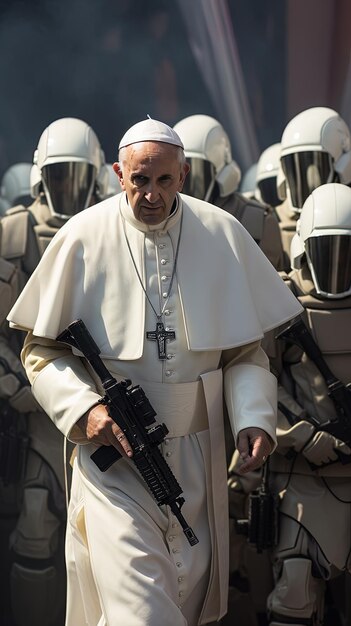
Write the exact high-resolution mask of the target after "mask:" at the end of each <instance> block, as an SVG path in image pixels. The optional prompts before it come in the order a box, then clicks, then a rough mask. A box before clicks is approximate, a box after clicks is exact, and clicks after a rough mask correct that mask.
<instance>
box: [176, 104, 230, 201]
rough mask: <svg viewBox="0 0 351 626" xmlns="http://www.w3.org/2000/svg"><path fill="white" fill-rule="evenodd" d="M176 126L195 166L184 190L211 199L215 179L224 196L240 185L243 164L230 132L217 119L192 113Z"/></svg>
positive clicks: (188, 159)
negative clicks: (234, 155) (235, 156)
mask: <svg viewBox="0 0 351 626" xmlns="http://www.w3.org/2000/svg"><path fill="white" fill-rule="evenodd" d="M174 130H175V131H176V133H177V134H178V135H179V137H180V139H181V140H182V143H183V144H184V153H185V157H186V159H187V161H188V162H189V163H190V168H191V169H190V172H189V174H188V175H187V177H186V179H185V184H184V187H183V192H184V193H186V194H188V195H190V196H194V197H195V198H199V199H200V200H206V201H209V200H210V199H211V194H212V192H213V188H214V185H215V183H217V185H218V189H219V195H220V196H222V197H225V196H229V195H230V194H231V193H233V191H235V190H236V189H237V188H238V185H239V182H240V177H241V172H240V168H239V166H238V165H237V163H236V162H235V161H233V159H232V153H231V147H230V142H229V138H228V135H227V133H226V132H225V130H224V129H223V126H222V125H221V124H220V123H219V122H218V121H217V120H215V119H214V118H213V117H210V116H208V115H190V116H189V117H185V118H184V119H183V120H181V121H180V122H178V123H177V124H176V125H175V126H174Z"/></svg>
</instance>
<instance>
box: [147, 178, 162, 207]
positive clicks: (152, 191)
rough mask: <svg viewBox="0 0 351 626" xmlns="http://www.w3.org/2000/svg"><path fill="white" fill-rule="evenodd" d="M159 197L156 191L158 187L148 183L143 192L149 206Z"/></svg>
mask: <svg viewBox="0 0 351 626" xmlns="http://www.w3.org/2000/svg"><path fill="white" fill-rule="evenodd" d="M159 197H160V192H159V189H158V185H156V184H155V183H152V182H149V184H148V185H147V187H146V190H145V198H146V199H147V201H148V202H150V204H152V203H153V202H156V201H157V200H158V199H159Z"/></svg>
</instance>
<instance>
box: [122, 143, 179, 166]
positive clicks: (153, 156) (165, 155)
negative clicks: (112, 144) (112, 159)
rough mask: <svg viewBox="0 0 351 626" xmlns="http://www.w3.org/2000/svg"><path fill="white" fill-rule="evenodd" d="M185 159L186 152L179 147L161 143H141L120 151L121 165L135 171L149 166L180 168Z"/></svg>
mask: <svg viewBox="0 0 351 626" xmlns="http://www.w3.org/2000/svg"><path fill="white" fill-rule="evenodd" d="M183 159H184V152H183V150H182V148H180V147H179V146H174V145H172V144H169V143H165V142H161V141H141V142H138V143H133V144H130V145H129V146H125V147H123V148H121V149H120V151H119V161H120V163H121V165H124V166H128V167H129V168H132V169H135V168H138V167H143V166H146V165H148V164H153V165H154V164H156V163H157V164H161V163H164V164H165V166H167V167H168V168H169V167H172V166H179V164H180V163H182V161H183Z"/></svg>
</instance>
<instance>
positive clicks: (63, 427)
mask: <svg viewBox="0 0 351 626" xmlns="http://www.w3.org/2000/svg"><path fill="white" fill-rule="evenodd" d="M21 358H22V362H23V365H24V367H25V369H26V373H27V376H28V379H29V381H30V382H31V385H32V392H33V395H34V397H35V399H36V400H37V401H38V402H39V404H40V405H41V407H42V408H43V410H44V411H45V413H47V415H48V416H49V417H50V418H51V419H52V421H53V422H54V424H55V426H57V428H58V429H59V430H60V431H61V432H62V433H63V434H64V435H65V436H66V437H67V438H68V439H70V440H71V441H74V442H75V443H87V440H86V439H85V437H83V435H82V433H81V432H80V430H79V428H78V427H75V423H76V422H77V421H78V420H79V418H81V417H82V416H83V415H84V413H86V412H87V411H88V410H89V409H90V408H92V407H93V406H94V405H95V404H96V403H97V402H98V401H99V399H100V397H101V396H100V394H99V393H98V391H97V388H96V385H95V383H94V380H93V379H92V377H91V376H90V374H89V372H88V370H87V369H86V367H85V366H84V364H83V362H82V361H81V359H80V358H79V357H77V356H74V355H73V354H72V353H71V351H70V349H67V348H66V347H63V346H62V344H60V343H58V342H56V341H54V340H50V339H49V340H48V339H44V338H41V337H35V336H33V335H32V334H31V333H28V335H27V337H26V340H25V342H24V346H23V349H22V353H21Z"/></svg>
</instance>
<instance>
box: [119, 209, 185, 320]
mask: <svg viewBox="0 0 351 626" xmlns="http://www.w3.org/2000/svg"><path fill="white" fill-rule="evenodd" d="M122 222H123V232H124V236H125V240H126V242H127V246H128V250H129V254H130V258H131V259H132V262H133V265H134V269H135V273H136V275H137V277H138V280H139V283H140V285H141V288H142V290H143V292H144V294H145V296H146V298H147V301H148V303H149V305H150V306H151V308H152V310H153V312H154V313H155V315H156V317H157V319H158V320H161V318H162V315H163V314H164V312H165V309H166V306H167V302H168V300H169V297H170V295H171V289H172V285H173V279H174V276H175V273H176V269H177V260H178V252H179V244H180V237H181V234H182V224H183V212H182V214H181V217H180V228H179V236H178V241H177V248H176V253H175V257H174V265H173V270H172V275H171V281H170V283H169V288H168V291H167V295H166V299H165V301H164V303H163V307H162V309H161V311H160V313H157V311H156V309H155V307H154V305H153V304H152V302H151V300H150V298H149V296H148V294H147V291H146V288H145V287H144V285H143V281H142V279H141V276H140V274H139V271H138V268H137V266H136V262H135V259H134V256H133V252H132V249H131V247H130V243H129V240H128V237H127V233H126V226H125V219H124V218H123V219H122Z"/></svg>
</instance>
